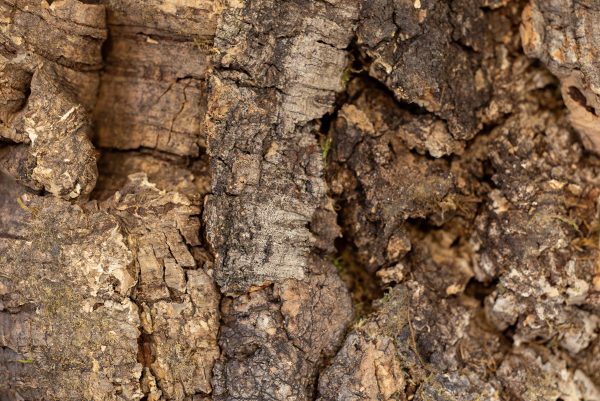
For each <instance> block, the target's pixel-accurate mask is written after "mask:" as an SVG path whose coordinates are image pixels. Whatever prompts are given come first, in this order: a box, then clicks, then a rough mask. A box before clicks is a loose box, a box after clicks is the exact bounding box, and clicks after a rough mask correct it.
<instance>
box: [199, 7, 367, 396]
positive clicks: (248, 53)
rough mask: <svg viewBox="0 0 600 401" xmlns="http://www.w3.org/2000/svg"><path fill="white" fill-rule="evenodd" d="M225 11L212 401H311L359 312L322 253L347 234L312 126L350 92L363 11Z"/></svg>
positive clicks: (216, 94) (213, 228) (212, 152)
mask: <svg viewBox="0 0 600 401" xmlns="http://www.w3.org/2000/svg"><path fill="white" fill-rule="evenodd" d="M227 6H228V7H226V8H225V9H224V11H223V14H222V15H221V18H220V23H219V26H218V28H217V33H216V37H215V47H216V49H217V53H218V55H219V56H218V60H217V64H216V67H215V73H214V76H213V77H211V81H210V94H209V101H208V110H209V111H208V121H209V126H208V154H209V157H210V158H211V173H212V177H213V183H212V192H213V193H212V194H211V195H209V196H208V198H207V201H206V209H205V215H204V219H205V222H206V230H207V231H206V232H207V237H208V240H209V242H210V245H211V247H212V250H213V251H214V253H215V258H216V260H215V279H216V281H217V283H218V284H219V286H220V289H221V291H222V292H223V293H224V294H226V295H228V296H229V298H226V299H225V300H224V301H223V303H222V305H221V312H222V314H223V317H222V319H223V326H222V330H221V335H220V344H221V347H222V357H221V360H220V361H219V362H218V364H217V365H216V367H215V394H214V399H216V400H241V399H254V400H259V399H264V398H273V399H288V400H308V399H310V398H312V394H313V391H314V384H315V378H316V374H317V368H318V366H319V365H320V364H321V363H322V360H323V358H324V357H325V356H326V355H330V354H331V353H332V351H333V350H334V348H335V345H336V344H337V343H338V342H339V341H340V340H341V335H342V334H343V331H344V327H345V325H346V324H347V322H348V321H349V319H350V317H351V313H352V312H351V305H350V301H349V297H348V294H347V291H346V289H345V288H344V286H343V284H342V283H341V281H340V280H339V278H338V277H337V275H336V273H335V270H334V269H333V266H331V264H329V263H325V262H324V261H323V260H321V259H320V258H321V257H320V256H318V255H317V249H318V248H319V247H320V248H321V249H322V250H325V251H329V250H331V249H332V246H333V239H334V238H335V237H336V236H337V235H338V233H339V231H338V229H337V227H336V225H335V217H334V216H335V214H334V212H333V208H332V205H331V202H330V200H329V199H328V198H327V194H326V187H325V181H324V179H323V160H322V153H321V150H320V149H319V146H318V144H317V141H316V138H315V133H316V131H317V124H316V123H315V122H316V120H317V119H319V118H320V117H321V116H322V115H324V114H325V113H327V112H329V111H331V110H332V109H333V105H334V101H335V94H336V92H337V91H341V90H342V89H343V86H342V82H341V78H342V73H343V70H344V68H345V67H346V65H347V62H348V52H347V51H346V50H345V48H346V47H347V46H348V44H349V43H350V40H351V37H352V29H353V24H354V22H355V19H356V18H357V15H358V4H357V2H342V1H334V2H312V1H301V2H283V3H281V4H279V3H278V4H275V3H269V2H264V1H259V2H241V3H240V2H228V4H227ZM314 219H325V221H326V222H328V224H320V225H314V224H313V223H312V222H313V221H315V220H314ZM318 227H321V230H319V231H317V229H318Z"/></svg>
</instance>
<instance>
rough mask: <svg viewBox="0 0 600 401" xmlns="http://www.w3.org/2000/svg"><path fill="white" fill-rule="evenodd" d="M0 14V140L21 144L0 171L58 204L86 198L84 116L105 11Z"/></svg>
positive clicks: (58, 7)
mask: <svg viewBox="0 0 600 401" xmlns="http://www.w3.org/2000/svg"><path fill="white" fill-rule="evenodd" d="M0 12H1V15H2V16H3V20H2V26H3V27H4V28H3V29H2V33H0V38H1V40H2V43H3V44H2V46H3V49H4V50H3V52H2V53H3V55H2V56H0V70H2V73H1V74H2V78H3V79H2V85H1V88H2V89H0V92H1V93H3V94H5V95H6V97H5V98H4V100H3V103H2V107H1V109H0V125H1V126H2V128H1V129H0V137H2V138H4V139H8V140H11V141H13V142H17V143H23V144H24V145H22V146H20V147H14V148H12V149H11V150H10V151H9V152H10V153H12V154H11V155H9V156H8V157H5V158H4V159H3V163H2V164H3V166H1V167H2V169H3V170H4V171H5V172H6V173H9V174H11V175H14V176H15V177H16V178H18V179H19V180H20V181H21V182H23V183H24V184H26V185H28V186H30V187H31V188H34V189H37V190H42V189H44V190H46V191H48V192H50V193H52V194H54V195H57V196H61V197H63V198H65V199H72V198H77V197H79V196H80V195H87V194H89V193H90V192H91V190H92V189H93V188H94V185H95V182H96V177H97V170H96V159H95V153H94V150H93V147H92V145H91V143H90V141H89V136H91V123H90V121H89V118H88V112H89V111H90V109H91V108H92V107H93V104H94V102H95V97H96V89H97V85H98V73H97V71H98V69H99V68H100V67H101V63H102V57H101V54H100V46H101V45H102V42H103V41H104V39H105V37H106V29H105V21H104V8H103V7H102V6H99V5H87V4H83V3H80V2H78V1H75V0H68V1H62V2H57V3H55V4H52V5H48V3H46V2H45V1H42V2H35V1H17V2H11V1H4V2H2V3H1V4H0ZM65 32H67V34H65ZM23 148H25V149H27V150H26V151H25V150H24V149H23ZM11 159H13V160H11Z"/></svg>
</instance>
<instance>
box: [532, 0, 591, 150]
mask: <svg viewBox="0 0 600 401" xmlns="http://www.w3.org/2000/svg"><path fill="white" fill-rule="evenodd" d="M598 18H600V10H599V9H598V5H597V4H596V3H595V2H580V1H568V0H560V1H552V2H544V1H538V0H532V1H531V2H530V3H529V4H528V5H527V7H525V9H524V10H523V22H522V25H521V40H522V42H523V50H524V51H525V53H526V54H527V55H529V56H530V57H536V58H539V59H540V60H542V62H543V63H544V64H545V65H546V66H547V67H548V68H549V69H550V71H552V73H553V74H555V75H556V76H557V77H558V78H560V81H561V92H562V97H563V101H564V102H565V105H566V106H567V107H568V109H569V111H570V116H569V117H570V122H571V124H572V125H573V127H574V128H576V129H577V131H578V132H579V133H580V134H581V136H582V139H583V143H584V144H585V146H586V148H588V149H589V150H592V151H595V152H600V129H599V128H598V126H599V121H600V119H599V117H598V115H597V110H599V107H600V69H599V67H598V62H597V60H598V57H597V54H596V48H597V46H598V40H599V39H600V28H599V27H598Z"/></svg>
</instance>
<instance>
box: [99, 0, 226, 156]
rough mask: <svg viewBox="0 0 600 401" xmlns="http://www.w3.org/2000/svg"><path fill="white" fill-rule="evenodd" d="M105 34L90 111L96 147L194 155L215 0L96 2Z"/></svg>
mask: <svg viewBox="0 0 600 401" xmlns="http://www.w3.org/2000/svg"><path fill="white" fill-rule="evenodd" d="M103 3H105V5H106V8H107V23H108V31H109V33H110V40H109V42H108V46H107V52H106V60H105V61H106V67H105V68H104V70H103V72H102V80H101V85H100V92H99V96H98V104H97V106H96V109H95V110H94V121H95V124H96V127H97V130H96V134H97V140H98V143H99V145H100V146H102V147H111V148H116V149H138V148H150V149H156V150H160V151H163V152H169V153H173V154H177V155H182V156H196V155H198V154H199V153H200V146H205V144H206V134H205V132H204V130H203V128H202V127H203V124H202V121H203V119H204V114H205V111H206V74H207V72H208V70H209V66H210V58H211V53H212V43H213V37H214V32H215V29H216V22H217V17H218V15H219V11H220V7H221V6H220V2H219V1H212V0H211V1H202V2H199V3H198V4H193V2H180V1H173V0H169V1H151V2H148V1H124V0H106V1H103Z"/></svg>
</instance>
